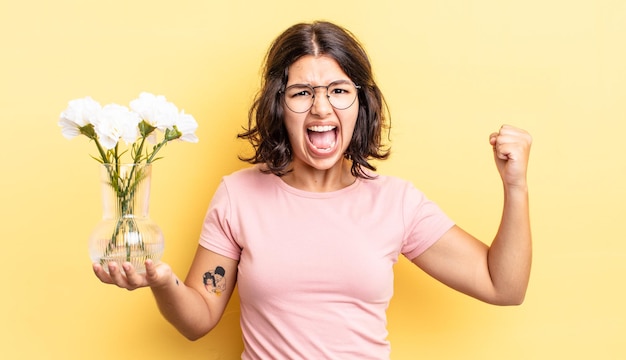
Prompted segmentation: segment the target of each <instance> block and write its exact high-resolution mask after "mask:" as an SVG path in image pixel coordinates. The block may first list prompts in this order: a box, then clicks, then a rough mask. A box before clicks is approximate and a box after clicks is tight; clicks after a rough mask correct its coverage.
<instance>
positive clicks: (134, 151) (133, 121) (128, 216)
mask: <svg viewBox="0 0 626 360" xmlns="http://www.w3.org/2000/svg"><path fill="white" fill-rule="evenodd" d="M58 124H59V126H60V127H61V132H62V134H63V136H65V137H66V138H67V139H72V138H74V137H76V136H79V135H84V136H86V137H87V138H88V139H89V140H91V141H93V142H94V144H95V146H96V149H97V152H98V155H97V156H93V155H92V158H94V159H95V160H97V161H98V162H100V163H101V164H102V165H101V180H102V184H103V188H102V190H103V191H102V194H103V213H104V214H103V217H102V220H101V221H100V223H99V224H98V225H97V226H96V227H95V229H94V230H93V232H92V234H91V236H90V239H89V252H90V257H91V260H92V261H93V262H99V263H101V264H102V265H103V267H104V269H105V270H107V271H108V263H109V262H111V261H115V262H117V263H118V264H121V263H123V262H130V263H131V264H133V266H134V267H135V268H136V269H137V270H138V271H140V272H141V271H144V270H145V268H144V263H145V260H147V259H152V260H154V261H158V260H160V258H161V256H162V254H163V249H164V240H163V233H162V231H161V229H160V228H159V227H158V225H156V224H155V223H154V222H153V221H152V220H151V219H150V217H149V215H148V205H149V196H150V179H151V164H152V163H153V162H154V161H156V160H158V159H160V158H159V157H157V153H158V152H159V151H160V150H161V149H162V148H163V147H164V146H165V145H166V144H167V143H169V142H170V141H173V140H181V141H186V142H192V143H195V142H198V138H197V137H196V135H195V134H194V132H195V130H196V129H197V127H198V124H197V123H196V121H195V119H194V118H193V116H191V115H189V114H185V112H184V111H180V112H179V111H178V108H177V107H176V106H175V105H174V104H173V103H171V102H168V101H167V100H166V99H165V97H163V96H155V95H153V94H150V93H145V92H144V93H141V94H140V95H139V97H138V98H137V99H135V100H133V101H131V102H130V109H129V108H127V107H125V106H121V105H117V104H109V105H105V106H104V107H102V106H100V104H99V103H98V102H97V101H95V100H93V99H92V98H91V97H85V98H82V99H76V100H72V101H70V102H69V105H68V107H67V109H65V111H63V112H62V113H61V116H60V119H59V123H58ZM122 142H123V144H122ZM125 157H127V158H129V159H128V160H124V158H125Z"/></svg>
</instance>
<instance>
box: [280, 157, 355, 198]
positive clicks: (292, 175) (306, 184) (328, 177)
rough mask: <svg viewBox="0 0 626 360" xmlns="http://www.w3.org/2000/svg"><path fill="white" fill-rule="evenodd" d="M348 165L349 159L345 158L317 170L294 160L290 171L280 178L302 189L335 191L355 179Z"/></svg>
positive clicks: (350, 183) (348, 184)
mask: <svg viewBox="0 0 626 360" xmlns="http://www.w3.org/2000/svg"><path fill="white" fill-rule="evenodd" d="M350 167H351V164H350V161H349V160H346V159H343V160H342V161H340V162H339V163H337V165H335V166H333V167H332V168H330V169H326V170H319V169H315V168H312V167H309V166H306V165H305V164H302V163H297V162H294V164H293V166H292V168H291V170H292V171H290V172H289V173H287V174H286V175H284V176H283V177H282V180H283V181H284V182H285V183H287V184H288V185H290V186H292V187H294V188H296V189H300V190H304V191H311V192H330V191H337V190H341V189H343V188H345V187H348V186H350V185H352V184H353V183H354V181H355V180H356V178H355V177H354V176H353V175H352V173H351V171H350Z"/></svg>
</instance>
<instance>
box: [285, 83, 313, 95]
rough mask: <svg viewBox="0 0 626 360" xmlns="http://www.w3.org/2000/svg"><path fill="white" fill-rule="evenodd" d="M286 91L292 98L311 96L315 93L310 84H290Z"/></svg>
mask: <svg viewBox="0 0 626 360" xmlns="http://www.w3.org/2000/svg"><path fill="white" fill-rule="evenodd" d="M285 93H286V95H287V96H288V97H291V98H296V97H311V96H312V94H313V92H312V91H311V88H310V87H308V86H304V85H296V86H290V87H288V88H287V90H286V91H285Z"/></svg>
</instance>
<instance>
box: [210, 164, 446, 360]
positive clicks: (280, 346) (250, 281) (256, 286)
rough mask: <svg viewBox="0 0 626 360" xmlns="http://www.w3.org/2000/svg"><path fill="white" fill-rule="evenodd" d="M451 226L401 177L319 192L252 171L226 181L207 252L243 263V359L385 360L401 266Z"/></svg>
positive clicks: (240, 283) (212, 207)
mask: <svg viewBox="0 0 626 360" xmlns="http://www.w3.org/2000/svg"><path fill="white" fill-rule="evenodd" d="M452 226H453V222H452V221H451V220H450V219H449V218H448V217H447V216H446V215H445V214H444V213H443V212H442V211H441V210H440V208H439V207H438V206H437V205H435V204H434V203H433V202H431V201H429V200H428V199H426V197H425V196H424V194H423V193H422V192H420V191H419V190H417V189H416V188H414V187H413V186H412V185H411V183H409V182H407V181H404V180H400V179H397V178H394V177H388V176H382V175H378V176H377V177H376V178H375V179H373V180H363V179H359V180H357V181H356V182H355V183H354V184H352V185H350V186H348V187H346V188H344V189H341V190H339V191H334V192H327V193H314V192H307V191H302V190H298V189H295V188H293V187H290V186H289V185H287V184H286V183H284V182H283V181H282V180H281V179H280V178H279V177H277V176H275V175H272V174H263V173H261V172H260V171H259V168H258V167H252V168H249V169H245V170H241V171H238V172H235V173H234V174H232V175H229V176H226V177H224V179H223V181H222V183H221V184H220V186H219V188H218V189H217V191H216V193H215V196H214V198H213V200H212V202H211V205H210V207H209V210H208V212H207V215H206V218H205V221H204V225H203V229H202V234H201V236H200V244H201V245H202V246H203V247H205V248H207V249H209V250H211V251H214V252H216V253H218V254H221V255H224V256H227V257H229V258H232V259H235V260H239V266H238V275H237V286H238V289H239V296H240V303H241V328H242V333H243V341H244V353H243V354H242V358H243V359H358V360H363V359H377V360H380V359H388V358H389V353H390V346H389V343H388V341H387V329H386V325H387V320H386V310H387V306H388V304H389V301H390V299H391V296H392V294H393V265H394V264H395V263H396V261H397V260H398V256H399V254H404V255H405V256H406V257H407V258H409V259H413V258H415V257H417V256H418V255H419V254H421V253H422V252H423V251H424V250H426V249H427V248H428V247H429V246H431V245H432V244H433V243H434V242H435V241H437V239H439V238H440V237H441V236H442V235H443V234H444V233H445V232H446V231H447V230H449V229H450V228H451V227H452Z"/></svg>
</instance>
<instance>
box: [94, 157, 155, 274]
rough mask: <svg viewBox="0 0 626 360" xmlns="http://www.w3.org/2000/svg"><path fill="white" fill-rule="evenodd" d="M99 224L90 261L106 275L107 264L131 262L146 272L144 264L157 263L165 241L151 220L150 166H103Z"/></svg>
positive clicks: (138, 270)
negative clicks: (151, 261) (98, 265)
mask: <svg viewBox="0 0 626 360" xmlns="http://www.w3.org/2000/svg"><path fill="white" fill-rule="evenodd" d="M100 167H101V169H100V182H101V187H102V212H103V215H102V220H101V221H100V222H99V223H98V224H97V225H96V226H95V228H94V229H93V231H92V233H91V236H90V237H89V255H90V257H91V261H92V262H95V263H100V264H101V265H102V266H103V268H104V270H105V271H107V272H108V271H109V266H108V264H109V262H111V261H114V262H116V263H117V264H118V266H121V265H122V264H123V263H124V262H130V263H131V264H132V265H133V266H134V267H135V269H136V271H137V272H139V273H143V272H145V261H146V260H147V259H152V260H153V261H154V262H155V263H157V262H158V261H159V260H160V259H161V256H162V255H163V250H164V248H165V241H164V237H163V232H162V231H161V228H159V226H158V225H157V224H156V223H155V222H154V221H152V219H150V215H149V205H150V181H151V176H152V167H151V165H150V164H148V165H146V164H102V165H101V166H100Z"/></svg>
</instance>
